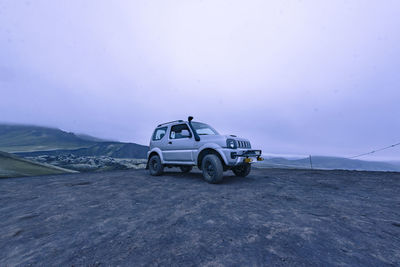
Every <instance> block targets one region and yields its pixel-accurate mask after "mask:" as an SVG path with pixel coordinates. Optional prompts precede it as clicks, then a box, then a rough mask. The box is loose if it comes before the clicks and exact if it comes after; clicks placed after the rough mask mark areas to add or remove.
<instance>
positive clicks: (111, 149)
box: [15, 142, 149, 159]
mask: <svg viewBox="0 0 400 267" xmlns="http://www.w3.org/2000/svg"><path fill="white" fill-rule="evenodd" d="M148 150H149V148H148V147H147V146H143V145H138V144H134V143H120V142H101V143H96V144H94V145H93V146H90V147H88V148H79V149H58V150H49V151H34V152H20V153H15V154H17V155H19V156H22V157H36V156H42V155H49V156H60V155H69V154H73V155H75V156H108V157H112V158H136V159H145V158H146V157H147V151H148Z"/></svg>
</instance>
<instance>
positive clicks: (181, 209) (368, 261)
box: [0, 169, 400, 266]
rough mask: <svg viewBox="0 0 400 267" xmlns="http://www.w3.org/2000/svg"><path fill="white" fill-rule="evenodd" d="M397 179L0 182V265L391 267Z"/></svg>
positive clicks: (293, 174) (112, 176) (131, 175)
mask: <svg viewBox="0 0 400 267" xmlns="http://www.w3.org/2000/svg"><path fill="white" fill-rule="evenodd" d="M399 192H400V173H390V172H358V171H322V170H287V169H286V170H283V169H258V170H257V169H254V170H253V171H252V173H251V174H250V176H249V177H247V178H237V177H235V176H233V175H232V173H230V172H227V173H226V177H225V179H224V183H222V184H219V185H211V184H207V183H205V182H204V181H203V180H202V175H201V173H200V172H199V171H194V172H192V173H189V174H182V173H180V172H178V171H177V170H169V172H167V173H166V174H165V175H163V176H159V177H152V176H149V175H148V173H147V172H146V171H145V170H128V171H114V172H100V173H79V174H63V175H52V176H40V177H27V178H10V179H0V202H1V206H0V247H1V250H0V266H158V265H162V266H199V265H200V266H399V265H400V194H399Z"/></svg>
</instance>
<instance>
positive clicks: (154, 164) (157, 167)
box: [149, 155, 164, 176]
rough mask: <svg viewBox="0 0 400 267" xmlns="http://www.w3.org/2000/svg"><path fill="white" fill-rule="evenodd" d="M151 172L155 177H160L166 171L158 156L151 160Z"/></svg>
mask: <svg viewBox="0 0 400 267" xmlns="http://www.w3.org/2000/svg"><path fill="white" fill-rule="evenodd" d="M149 171H150V174H151V175H153V176H159V175H161V174H162V173H163V171H164V166H163V165H162V163H161V159H160V157H159V156H158V155H154V156H152V157H151V158H150V160H149Z"/></svg>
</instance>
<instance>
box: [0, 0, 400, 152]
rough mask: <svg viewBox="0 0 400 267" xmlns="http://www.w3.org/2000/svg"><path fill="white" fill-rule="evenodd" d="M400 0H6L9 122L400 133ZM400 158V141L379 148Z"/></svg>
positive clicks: (118, 132) (256, 140) (274, 143)
mask: <svg viewBox="0 0 400 267" xmlns="http://www.w3.org/2000/svg"><path fill="white" fill-rule="evenodd" d="M399 10H400V1H398V0H394V1H390V0H386V1H378V0H377V1H366V0H359V1H356V0H354V1H347V0H346V1H341V0H335V1H317V0H314V1H306V0H304V1H300V0H297V1H294V0H293V1H282V0H279V1H278V0H277V1H263V0H261V1H251V0H250V1H232V0H227V1H219V0H202V1H200V0H197V1H190V0H181V1H175V0H159V1H150V0H143V1H135V0H126V1H121V0H118V1H117V0H113V1H105V0H103V1H100V0H91V1H90V0H85V1H82V0H65V1H62V0H46V1H44V0H43V1H42V0H32V1H28V0H23V1H22V0H21V1H20V0H0V101H1V102H0V121H2V122H14V123H29V124H38V125H46V126H55V127H59V128H61V129H63V130H66V131H72V132H78V133H87V134H91V135H94V136H98V137H103V138H110V139H114V140H121V141H131V142H137V143H141V144H147V143H148V142H149V138H150V135H151V133H152V131H153V129H154V127H155V126H156V125H157V124H158V123H161V122H165V121H170V120H174V119H186V118H187V116H188V115H193V116H194V117H195V120H196V119H197V120H198V121H202V122H207V123H209V124H211V125H212V126H214V128H216V129H217V130H219V132H221V133H225V134H237V135H239V136H243V137H247V138H249V139H250V140H251V141H252V144H253V147H254V148H255V147H260V148H262V149H263V150H264V152H267V153H276V154H300V155H308V154H313V155H338V156H352V155H355V154H359V153H363V152H367V151H369V150H372V149H375V148H379V147H383V146H387V145H391V144H394V143H397V142H400V105H399V103H400V73H399V71H400V16H399ZM389 158H390V159H395V158H397V159H400V147H397V148H393V149H391V150H388V151H386V152H382V153H379V154H376V155H375V156H373V157H372V159H389Z"/></svg>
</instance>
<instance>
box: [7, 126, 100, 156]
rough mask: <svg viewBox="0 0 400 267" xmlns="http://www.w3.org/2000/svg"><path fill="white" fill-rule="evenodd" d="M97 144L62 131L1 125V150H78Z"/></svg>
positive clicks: (38, 127)
mask: <svg viewBox="0 0 400 267" xmlns="http://www.w3.org/2000/svg"><path fill="white" fill-rule="evenodd" d="M94 144H95V142H93V141H90V140H85V139H82V138H80V137H78V136H77V135H75V134H73V133H68V132H64V131H62V130H60V129H54V128H48V127H40V126H29V125H11V124H0V150H1V151H6V152H26V151H40V150H54V149H76V148H82V147H89V146H92V145H94Z"/></svg>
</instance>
